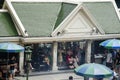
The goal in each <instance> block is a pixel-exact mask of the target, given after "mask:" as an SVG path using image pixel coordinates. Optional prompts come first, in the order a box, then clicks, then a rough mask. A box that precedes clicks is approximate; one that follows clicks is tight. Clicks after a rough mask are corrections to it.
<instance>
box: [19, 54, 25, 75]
mask: <svg viewBox="0 0 120 80" xmlns="http://www.w3.org/2000/svg"><path fill="white" fill-rule="evenodd" d="M23 66H24V52H20V56H19V69H20V74H22V73H24V69H23Z"/></svg>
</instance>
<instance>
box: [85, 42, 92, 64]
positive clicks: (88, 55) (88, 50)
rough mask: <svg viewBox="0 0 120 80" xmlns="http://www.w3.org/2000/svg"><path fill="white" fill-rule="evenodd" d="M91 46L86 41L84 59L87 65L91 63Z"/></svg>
mask: <svg viewBox="0 0 120 80" xmlns="http://www.w3.org/2000/svg"><path fill="white" fill-rule="evenodd" d="M91 44H92V41H91V40H88V41H87V46H86V57H85V58H86V62H87V63H90V62H91Z"/></svg>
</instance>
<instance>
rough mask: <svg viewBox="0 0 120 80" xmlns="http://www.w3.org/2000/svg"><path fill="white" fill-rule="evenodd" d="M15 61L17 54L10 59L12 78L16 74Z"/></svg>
mask: <svg viewBox="0 0 120 80" xmlns="http://www.w3.org/2000/svg"><path fill="white" fill-rule="evenodd" d="M15 63H16V58H15V56H13V57H12V58H11V59H10V61H9V65H10V76H12V78H14V75H15V71H14V69H15Z"/></svg>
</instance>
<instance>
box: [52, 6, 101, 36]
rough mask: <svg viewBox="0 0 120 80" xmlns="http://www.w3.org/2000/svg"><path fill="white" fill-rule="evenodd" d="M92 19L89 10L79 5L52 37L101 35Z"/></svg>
mask: <svg viewBox="0 0 120 80" xmlns="http://www.w3.org/2000/svg"><path fill="white" fill-rule="evenodd" d="M91 18H92V17H91V16H90V14H89V13H88V11H87V9H86V8H85V7H83V6H82V5H79V6H78V7H77V8H76V9H75V10H73V12H72V13H71V14H70V15H69V16H68V17H67V19H66V20H64V21H63V23H61V25H59V26H58V28H56V30H55V31H54V32H53V33H52V36H58V35H59V36H79V35H93V34H99V30H98V29H97V27H96V25H95V23H94V21H92V19H91Z"/></svg>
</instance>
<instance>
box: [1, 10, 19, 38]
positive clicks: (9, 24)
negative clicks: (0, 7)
mask: <svg viewBox="0 0 120 80" xmlns="http://www.w3.org/2000/svg"><path fill="white" fill-rule="evenodd" d="M17 35H18V33H17V31H16V29H15V25H14V23H13V21H12V19H11V17H10V15H9V13H7V12H1V13H0V36H17Z"/></svg>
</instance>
